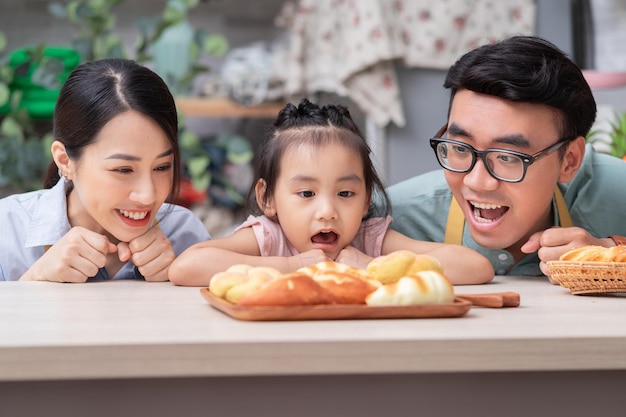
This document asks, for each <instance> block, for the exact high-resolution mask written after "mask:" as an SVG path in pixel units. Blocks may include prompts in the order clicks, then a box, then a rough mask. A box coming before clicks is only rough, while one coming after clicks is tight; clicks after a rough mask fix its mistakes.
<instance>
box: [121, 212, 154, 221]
mask: <svg viewBox="0 0 626 417" xmlns="http://www.w3.org/2000/svg"><path fill="white" fill-rule="evenodd" d="M119 212H120V213H122V215H123V216H124V217H128V218H129V219H133V220H142V219H144V218H145V217H146V216H147V215H148V212H147V211H126V210H119Z"/></svg>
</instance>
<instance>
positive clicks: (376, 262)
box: [367, 250, 443, 284]
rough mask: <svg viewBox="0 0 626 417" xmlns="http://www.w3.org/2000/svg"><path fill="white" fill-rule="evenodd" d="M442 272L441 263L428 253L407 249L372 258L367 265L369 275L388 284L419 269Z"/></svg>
mask: <svg viewBox="0 0 626 417" xmlns="http://www.w3.org/2000/svg"><path fill="white" fill-rule="evenodd" d="M431 270H433V271H439V272H443V268H442V266H441V263H440V262H439V260H438V259H437V258H434V257H432V256H430V255H424V254H416V253H414V252H411V251H408V250H399V251H395V252H391V253H390V254H388V255H383V256H379V257H377V258H374V259H372V261H371V262H370V263H369V264H368V265H367V272H368V273H369V275H370V277H371V278H373V279H375V280H377V281H380V282H382V283H383V284H389V283H392V282H395V281H397V280H399V279H400V278H402V277H405V276H410V275H413V274H415V273H416V272H419V271H431Z"/></svg>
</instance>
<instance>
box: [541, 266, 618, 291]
mask: <svg viewBox="0 0 626 417" xmlns="http://www.w3.org/2000/svg"><path fill="white" fill-rule="evenodd" d="M547 265H548V270H549V271H550V274H551V276H552V279H554V280H555V281H557V282H558V283H559V284H560V285H561V286H563V287H565V288H568V289H569V290H570V291H571V292H572V294H594V293H611V292H623V293H626V262H589V261H587V262H585V261H550V262H548V264H547Z"/></svg>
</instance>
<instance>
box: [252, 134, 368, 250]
mask: <svg viewBox="0 0 626 417" xmlns="http://www.w3.org/2000/svg"><path fill="white" fill-rule="evenodd" d="M257 201H262V200H261V199H258V200H257ZM369 204H370V199H369V195H368V190H367V189H366V187H365V179H364V170H363V162H362V161H361V158H360V156H359V155H358V154H357V153H356V152H354V151H352V150H350V149H349V148H347V147H345V146H343V145H341V144H339V143H336V142H333V143H330V144H327V145H324V146H323V147H321V148H318V147H316V146H313V145H307V144H304V145H299V146H293V147H290V148H288V149H287V151H286V152H285V153H284V155H283V156H282V160H281V165H280V175H279V176H278V179H277V181H276V187H275V189H274V195H273V198H272V199H271V201H270V202H269V205H268V207H266V209H265V210H264V212H265V214H266V215H268V216H269V217H274V216H276V217H277V219H278V222H279V223H280V225H281V227H282V229H283V231H284V232H285V235H286V236H287V239H288V240H289V242H291V244H292V245H293V246H294V247H295V248H296V249H297V250H298V252H300V253H302V252H305V251H308V250H311V249H321V250H323V251H324V253H326V255H327V256H328V257H329V258H331V259H335V258H336V257H337V255H338V254H339V252H341V250H342V249H343V248H345V247H346V246H348V245H349V244H350V242H352V240H353V239H354V237H355V236H356V234H357V231H358V230H359V227H360V225H361V218H362V217H363V216H364V215H365V214H366V213H367V210H368V207H369Z"/></svg>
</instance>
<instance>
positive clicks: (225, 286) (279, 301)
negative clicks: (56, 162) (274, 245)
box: [201, 251, 519, 320]
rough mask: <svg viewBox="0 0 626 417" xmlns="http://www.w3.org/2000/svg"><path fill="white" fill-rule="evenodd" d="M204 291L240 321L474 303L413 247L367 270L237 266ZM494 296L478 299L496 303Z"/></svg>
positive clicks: (434, 309)
mask: <svg viewBox="0 0 626 417" xmlns="http://www.w3.org/2000/svg"><path fill="white" fill-rule="evenodd" d="M201 293H202V296H203V297H204V298H205V299H206V300H207V301H208V302H209V303H210V304H211V305H212V306H213V307H215V308H217V309H218V310H221V311H223V312H225V313H226V314H228V315H230V316H232V317H234V318H237V319H241V320H314V319H360V318H363V319H365V318H368V319H369V318H416V317H458V316H462V315H464V314H465V313H467V311H468V310H469V309H470V307H471V305H472V301H471V300H468V299H464V298H462V297H457V296H455V293H454V289H453V286H452V285H451V284H450V281H449V280H448V278H447V277H446V276H445V274H444V273H443V269H442V267H441V264H440V263H439V261H438V260H437V259H436V258H433V257H431V256H428V255H418V254H414V253H413V252H410V251H396V252H393V253H391V254H389V255H385V256H380V257H378V258H375V259H373V260H372V261H371V262H370V263H369V264H368V266H367V269H361V268H355V267H352V266H348V265H345V264H341V263H337V262H320V263H318V264H315V265H310V266H306V267H303V268H300V269H298V270H297V271H295V272H291V273H286V274H283V273H281V272H279V271H277V270H275V269H273V268H268V267H252V266H249V265H233V266H232V267H230V268H228V269H227V270H226V271H224V272H220V273H218V274H215V275H214V276H213V278H212V279H211V282H210V284H209V287H208V288H202V289H201ZM495 296H496V295H494V296H487V297H484V300H483V299H480V301H476V302H481V301H485V300H486V301H487V302H493V301H494V297H495ZM498 297H499V298H498V299H499V300H500V303H501V304H500V306H503V305H502V303H503V299H502V296H498ZM476 299H477V300H479V298H478V297H477V298H476ZM516 302H517V303H518V304H519V299H517V301H516ZM485 305H486V304H485Z"/></svg>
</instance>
